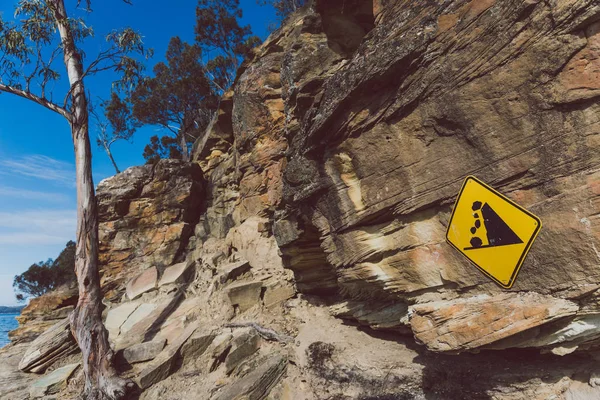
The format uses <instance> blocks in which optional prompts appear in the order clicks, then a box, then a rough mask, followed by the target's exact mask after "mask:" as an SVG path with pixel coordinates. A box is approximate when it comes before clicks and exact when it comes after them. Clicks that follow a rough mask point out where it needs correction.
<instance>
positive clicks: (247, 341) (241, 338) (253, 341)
mask: <svg viewBox="0 0 600 400" xmlns="http://www.w3.org/2000/svg"><path fill="white" fill-rule="evenodd" d="M260 344H261V339H260V335H259V334H258V333H256V331H255V330H254V329H251V330H249V331H245V332H244V331H242V333H241V334H239V335H238V336H236V337H235V338H234V339H233V341H232V343H231V349H230V350H229V353H228V354H227V358H226V359H225V369H226V372H227V374H230V373H231V372H233V370H234V369H235V368H236V367H237V366H238V365H239V364H240V363H242V362H243V361H244V360H245V359H247V358H248V357H250V356H251V355H252V354H254V353H256V352H257V351H258V349H259V348H260Z"/></svg>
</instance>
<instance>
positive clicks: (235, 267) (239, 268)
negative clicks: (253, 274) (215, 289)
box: [219, 260, 250, 283]
mask: <svg viewBox="0 0 600 400" xmlns="http://www.w3.org/2000/svg"><path fill="white" fill-rule="evenodd" d="M219 271H220V276H219V281H220V282H221V283H226V282H228V281H234V280H235V279H236V278H237V277H239V276H241V275H243V274H245V273H246V272H248V271H250V263H249V262H248V261H246V260H242V261H237V262H234V263H231V264H227V265H224V266H222V267H220V268H219Z"/></svg>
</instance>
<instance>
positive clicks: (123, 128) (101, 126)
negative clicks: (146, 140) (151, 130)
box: [90, 91, 138, 174]
mask: <svg viewBox="0 0 600 400" xmlns="http://www.w3.org/2000/svg"><path fill="white" fill-rule="evenodd" d="M101 107H102V110H103V111H104V113H103V114H104V115H102V116H101V115H99V114H98V113H97V111H96V110H95V109H94V107H91V108H90V114H92V117H93V118H94V120H95V122H96V129H97V131H98V132H97V137H96V144H97V145H98V147H100V148H102V149H103V150H104V151H105V152H106V155H107V156H108V158H109V159H110V162H111V163H112V165H113V167H114V168H115V171H116V172H117V174H118V173H119V172H121V171H120V170H119V167H118V166H117V162H116V161H115V159H114V157H113V154H112V150H111V146H112V145H113V144H114V143H115V142H116V141H118V140H126V141H129V140H131V137H132V136H133V134H134V133H135V131H136V128H137V127H138V123H137V121H136V120H135V119H134V118H133V115H132V111H131V104H129V102H128V100H127V99H121V97H119V95H118V94H117V93H116V92H114V91H112V92H111V95H110V100H108V101H103V102H101Z"/></svg>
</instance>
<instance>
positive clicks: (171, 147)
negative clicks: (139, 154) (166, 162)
mask: <svg viewBox="0 0 600 400" xmlns="http://www.w3.org/2000/svg"><path fill="white" fill-rule="evenodd" d="M143 156H144V159H145V160H146V163H148V164H156V163H157V162H158V160H160V159H161V158H172V159H175V160H181V159H182V158H183V155H182V154H181V146H180V145H179V143H178V142H177V138H174V137H171V136H163V137H161V138H160V139H159V137H158V136H156V135H155V136H152V137H151V138H150V143H149V144H147V145H146V147H145V148H144V153H143Z"/></svg>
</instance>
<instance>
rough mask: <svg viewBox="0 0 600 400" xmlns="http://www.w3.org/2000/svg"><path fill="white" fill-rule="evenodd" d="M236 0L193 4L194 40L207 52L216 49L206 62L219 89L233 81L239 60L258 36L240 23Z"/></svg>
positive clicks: (254, 43)
mask: <svg viewBox="0 0 600 400" xmlns="http://www.w3.org/2000/svg"><path fill="white" fill-rule="evenodd" d="M239 6H240V2H239V0H199V1H198V6H197V7H196V41H197V42H198V44H199V45H200V47H201V48H202V50H203V51H204V52H205V53H206V54H210V53H211V52H216V53H217V54H215V55H214V56H213V57H212V61H210V62H208V63H207V67H208V69H209V71H210V72H211V73H212V74H213V76H214V82H215V83H216V84H217V85H218V88H219V89H220V90H221V91H224V90H225V89H227V88H228V87H229V86H231V84H232V83H233V81H234V79H235V74H236V72H237V69H238V67H239V65H240V64H241V62H242V61H243V60H244V58H245V57H247V56H248V54H249V53H250V51H251V50H252V48H254V47H256V45H258V44H259V43H260V39H259V38H258V37H256V36H252V30H251V28H250V25H246V26H240V24H239V19H241V18H242V10H241V9H240V8H239Z"/></svg>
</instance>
